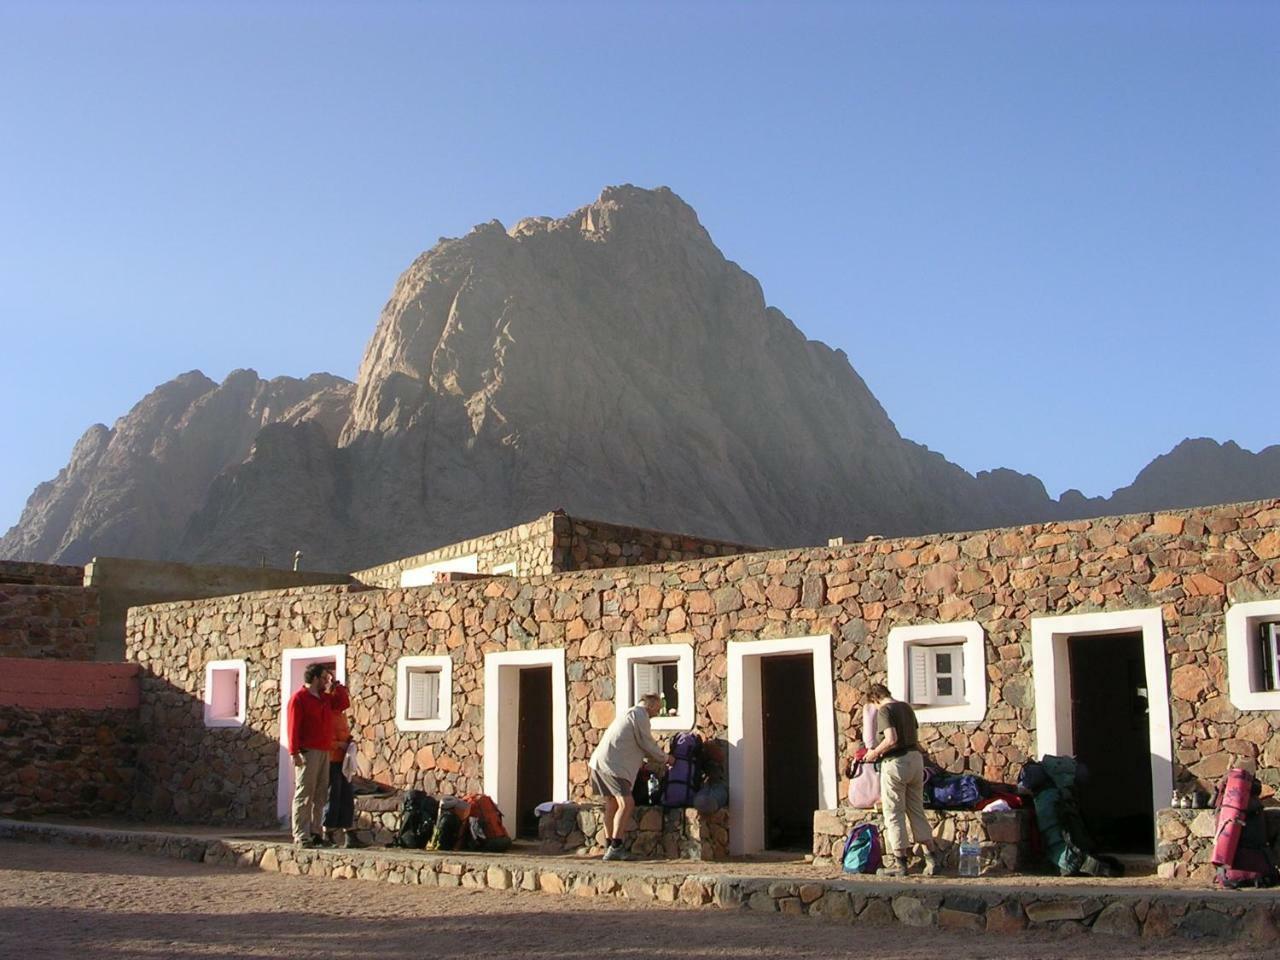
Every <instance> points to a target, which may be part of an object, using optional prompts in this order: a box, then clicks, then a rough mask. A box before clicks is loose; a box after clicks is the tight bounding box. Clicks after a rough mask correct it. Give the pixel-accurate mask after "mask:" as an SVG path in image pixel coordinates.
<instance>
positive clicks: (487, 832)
mask: <svg viewBox="0 0 1280 960" xmlns="http://www.w3.org/2000/svg"><path fill="white" fill-rule="evenodd" d="M462 801H463V802H464V803H465V804H467V806H469V807H470V808H471V817H470V821H469V823H470V828H471V842H472V846H473V847H474V848H475V849H476V850H484V851H486V852H487V853H502V852H503V851H505V850H508V849H510V847H511V835H510V834H509V833H507V828H506V827H504V826H503V825H502V811H501V810H499V809H498V805H497V804H496V803H494V802H493V798H492V797H490V796H487V795H486V794H483V793H468V794H467V795H466V796H464V797H463V798H462Z"/></svg>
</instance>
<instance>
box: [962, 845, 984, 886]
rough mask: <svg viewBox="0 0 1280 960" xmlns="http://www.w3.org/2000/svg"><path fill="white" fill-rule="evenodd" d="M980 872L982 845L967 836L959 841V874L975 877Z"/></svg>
mask: <svg viewBox="0 0 1280 960" xmlns="http://www.w3.org/2000/svg"><path fill="white" fill-rule="evenodd" d="M981 873H982V846H981V844H979V843H978V841H976V840H970V839H968V838H967V837H966V838H964V839H963V840H961V841H960V876H962V877H976V876H978V875H979V874H981Z"/></svg>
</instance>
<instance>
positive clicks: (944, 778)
mask: <svg viewBox="0 0 1280 960" xmlns="http://www.w3.org/2000/svg"><path fill="white" fill-rule="evenodd" d="M982 792H983V791H982V784H981V782H980V781H979V780H978V778H977V777H975V776H974V775H973V774H971V773H961V774H952V773H946V774H941V775H939V776H933V777H930V778H929V782H928V783H926V784H925V785H924V805H925V806H926V807H932V808H934V809H935V810H973V809H975V808H976V807H977V806H978V804H979V803H980V802H981V801H982Z"/></svg>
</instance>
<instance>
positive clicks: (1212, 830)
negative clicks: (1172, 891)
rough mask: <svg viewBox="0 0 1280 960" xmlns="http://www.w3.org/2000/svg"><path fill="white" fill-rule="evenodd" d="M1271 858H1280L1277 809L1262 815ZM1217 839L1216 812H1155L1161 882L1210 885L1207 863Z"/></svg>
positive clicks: (1210, 869) (1210, 870) (1211, 872)
mask: <svg viewBox="0 0 1280 960" xmlns="http://www.w3.org/2000/svg"><path fill="white" fill-rule="evenodd" d="M1263 822H1264V824H1265V827H1264V829H1265V830H1266V833H1267V844H1268V846H1270V848H1271V858H1272V860H1273V861H1276V859H1277V857H1280V809H1276V808H1274V807H1268V808H1266V809H1264V811H1263ZM1217 837H1218V811H1216V810H1213V809H1205V810H1190V809H1186V808H1181V807H1177V808H1175V807H1166V808H1164V809H1163V810H1157V811H1156V859H1157V860H1158V861H1159V864H1158V865H1157V867H1156V872H1157V873H1158V874H1159V875H1160V876H1161V877H1164V878H1165V879H1179V880H1181V879H1185V878H1188V877H1189V878H1190V879H1192V880H1203V881H1205V882H1206V883H1209V882H1212V880H1213V876H1214V873H1215V872H1216V868H1215V867H1214V865H1213V863H1212V862H1211V860H1212V858H1213V846H1214V843H1215V841H1216V840H1217Z"/></svg>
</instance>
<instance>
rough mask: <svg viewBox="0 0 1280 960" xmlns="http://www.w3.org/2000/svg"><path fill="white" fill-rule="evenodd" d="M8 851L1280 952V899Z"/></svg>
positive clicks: (147, 846)
mask: <svg viewBox="0 0 1280 960" xmlns="http://www.w3.org/2000/svg"><path fill="white" fill-rule="evenodd" d="M0 840H20V841H28V842H48V843H68V844H74V845H78V846H88V847H97V848H104V849H114V850H120V851H122V852H129V853H140V854H146V855H153V856H163V857H171V858H176V859H183V860H190V861H193V862H197V863H206V864H210V865H214V866H223V867H237V868H241V869H257V870H267V871H274V872H278V873H283V874H291V875H306V876H316V877H328V878H334V879H359V880H372V881H378V882H383V883H398V884H411V885H418V886H427V887H466V888H476V889H480V888H486V889H490V890H496V891H506V892H509V893H513V894H521V895H533V894H538V893H542V894H547V895H571V896H579V897H611V898H619V899H628V900H640V901H645V902H655V903H670V904H676V903H680V904H684V905H686V906H689V907H701V908H713V907H714V908H718V909H729V910H751V911H756V912H762V913H772V914H780V915H782V916H807V917H810V918H814V919H822V920H825V921H830V922H836V923H857V924H861V923H899V924H902V925H904V926H909V927H939V928H943V929H958V930H970V931H986V932H992V933H1016V932H1020V931H1024V930H1028V931H1037V930H1039V931H1048V930H1054V931H1080V932H1092V933H1095V934H1099V935H1106V936H1124V937H1143V938H1161V937H1169V936H1174V935H1180V936H1185V937H1196V938H1200V937H1206V938H1215V939H1236V938H1240V939H1247V940H1248V941H1249V942H1252V943H1255V944H1258V945H1259V946H1260V947H1262V945H1264V944H1269V943H1274V942H1276V941H1277V940H1280V897H1277V895H1276V893H1275V892H1273V891H1233V892H1231V893H1224V892H1216V891H1213V890H1189V889H1173V890H1162V889H1160V888H1157V887H1132V886H1129V887H1124V888H1120V889H1119V890H1116V891H1112V890H1108V889H1106V888H1105V887H1104V886H1102V885H1096V884H1095V885H1088V886H1078V887H1072V886H1054V887H1043V886H1029V885H1021V884H1018V883H1016V882H1011V881H1008V880H1006V881H1003V882H987V881H984V880H970V881H956V880H947V879H940V880H936V881H927V882H921V881H916V882H911V881H891V880H880V879H876V878H849V879H833V878H828V877H819V876H814V877H800V876H783V875H773V876H769V875H766V874H765V872H764V870H763V869H761V868H763V866H764V865H760V864H752V863H749V862H734V863H731V864H715V865H712V864H703V865H699V866H701V867H702V869H701V870H697V871H695V870H691V869H690V868H689V867H690V865H688V864H684V863H678V862H677V863H669V862H656V863H643V862H642V863H603V862H601V861H599V860H577V859H569V858H564V857H534V856H518V855H516V856H508V855H494V854H479V853H475V854H467V853H457V854H433V853H427V852H418V851H397V850H303V849H299V848H297V847H295V846H293V845H292V844H291V843H283V842H279V841H276V840H273V839H259V838H246V837H243V836H241V837H236V836H234V835H231V834H225V835H224V834H220V833H216V832H212V831H209V830H201V831H194V830H191V831H187V832H181V831H177V830H174V831H169V830H164V831H160V830H155V829H150V830H148V829H120V828H114V827H103V826H79V825H68V824H61V823H57V824H55V823H39V822H31V821H18V820H0ZM788 866H790V865H788ZM753 868H756V870H753ZM780 922H781V917H780ZM1262 949H1263V950H1264V951H1265V947H1262Z"/></svg>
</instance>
